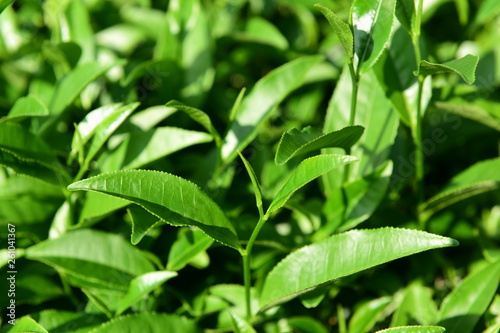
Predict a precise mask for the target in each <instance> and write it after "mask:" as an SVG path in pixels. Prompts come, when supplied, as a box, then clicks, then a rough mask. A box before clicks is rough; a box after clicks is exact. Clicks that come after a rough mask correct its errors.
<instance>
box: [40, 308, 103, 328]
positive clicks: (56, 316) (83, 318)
mask: <svg viewBox="0 0 500 333" xmlns="http://www.w3.org/2000/svg"><path fill="white" fill-rule="evenodd" d="M31 316H32V317H33V318H34V319H35V320H36V321H37V322H38V323H40V325H42V326H43V327H45V328H46V329H47V330H48V331H49V332H50V333H64V332H71V333H86V332H89V331H90V330H91V329H92V328H94V327H96V326H98V325H100V324H101V323H102V322H103V321H105V320H106V317H105V316H104V315H98V314H96V313H77V312H70V311H61V310H44V311H41V312H39V313H35V314H32V315H31Z"/></svg>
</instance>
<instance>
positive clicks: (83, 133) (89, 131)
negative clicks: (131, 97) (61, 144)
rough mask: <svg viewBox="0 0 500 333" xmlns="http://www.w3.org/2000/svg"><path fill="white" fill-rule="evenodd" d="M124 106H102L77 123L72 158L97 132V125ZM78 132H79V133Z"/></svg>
mask: <svg viewBox="0 0 500 333" xmlns="http://www.w3.org/2000/svg"><path fill="white" fill-rule="evenodd" d="M121 107H122V104H121V103H115V104H110V105H105V106H101V107H100V108H97V109H95V110H93V111H91V112H89V113H87V115H86V116H85V118H83V120H82V121H80V122H79V123H78V125H77V128H76V131H75V135H74V136H73V140H72V141H71V153H70V161H71V159H72V158H73V157H74V156H75V155H76V154H77V153H78V150H79V149H80V147H82V146H83V145H85V144H86V143H87V142H88V141H89V140H90V139H91V138H92V136H93V135H94V134H95V131H96V129H97V127H98V126H99V125H100V124H101V123H102V122H103V121H104V120H106V119H107V118H109V117H110V116H112V115H113V114H115V113H116V112H118V110H119V109H120V108H121ZM77 133H78V134H77Z"/></svg>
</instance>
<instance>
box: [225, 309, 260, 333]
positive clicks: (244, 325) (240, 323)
mask: <svg viewBox="0 0 500 333" xmlns="http://www.w3.org/2000/svg"><path fill="white" fill-rule="evenodd" d="M231 317H232V318H233V325H234V332H236V333H257V331H256V330H255V329H254V328H253V327H252V325H251V324H250V323H249V322H247V321H246V320H245V319H244V318H243V317H241V316H240V315H238V314H237V313H234V312H231Z"/></svg>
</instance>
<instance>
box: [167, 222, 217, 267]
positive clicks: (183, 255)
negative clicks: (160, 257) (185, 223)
mask: <svg viewBox="0 0 500 333" xmlns="http://www.w3.org/2000/svg"><path fill="white" fill-rule="evenodd" d="M213 242H214V241H213V239H212V238H210V237H208V236H207V235H205V233H203V232H202V231H201V230H198V229H185V230H182V229H181V230H180V231H179V235H178V237H177V240H176V241H175V242H174V243H173V244H172V247H171V248H170V252H169V253H168V260H167V269H168V270H170V271H179V270H181V269H183V268H184V267H185V266H186V265H187V264H189V263H190V261H191V260H193V258H195V257H196V256H197V255H198V254H199V253H200V252H202V251H205V250H206V249H208V248H209V247H210V245H212V243H213Z"/></svg>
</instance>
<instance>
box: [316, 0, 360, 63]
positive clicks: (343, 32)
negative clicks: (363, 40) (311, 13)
mask: <svg viewBox="0 0 500 333" xmlns="http://www.w3.org/2000/svg"><path fill="white" fill-rule="evenodd" d="M314 6H315V7H317V8H318V9H319V10H320V11H321V13H323V15H324V16H325V17H326V19H327V20H328V23H330V26H331V27H332V28H333V31H334V32H335V33H336V34H337V36H338V37H339V40H340V43H341V44H342V46H343V47H344V50H345V53H346V55H347V62H348V63H352V61H353V58H354V51H353V49H354V37H353V32H352V31H351V27H350V26H349V24H347V23H345V22H344V21H342V20H341V19H340V18H339V17H338V16H337V15H335V13H334V12H332V11H331V10H330V9H329V8H328V7H326V6H325V5H322V4H315V5H314Z"/></svg>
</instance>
